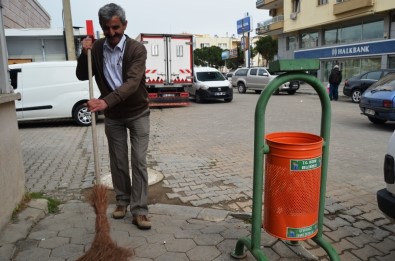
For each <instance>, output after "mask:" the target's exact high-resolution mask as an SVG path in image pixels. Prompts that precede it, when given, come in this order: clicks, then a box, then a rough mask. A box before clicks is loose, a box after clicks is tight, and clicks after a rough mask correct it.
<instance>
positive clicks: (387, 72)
mask: <svg viewBox="0 0 395 261" xmlns="http://www.w3.org/2000/svg"><path fill="white" fill-rule="evenodd" d="M393 72H395V71H384V72H383V77H384V76H386V75H387V74H389V73H393Z"/></svg>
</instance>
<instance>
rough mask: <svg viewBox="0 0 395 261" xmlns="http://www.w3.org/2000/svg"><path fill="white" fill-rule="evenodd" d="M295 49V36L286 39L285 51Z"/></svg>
mask: <svg viewBox="0 0 395 261" xmlns="http://www.w3.org/2000/svg"><path fill="white" fill-rule="evenodd" d="M296 49H297V39H296V37H295V36H288V37H287V51H292V50H296Z"/></svg>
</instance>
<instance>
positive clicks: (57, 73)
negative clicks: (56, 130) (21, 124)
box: [9, 61, 100, 126]
mask: <svg viewBox="0 0 395 261" xmlns="http://www.w3.org/2000/svg"><path fill="white" fill-rule="evenodd" d="M76 67H77V61H60V62H33V63H23V64H12V65H9V68H10V78H11V85H12V86H13V88H14V92H19V93H20V94H21V100H19V101H16V102H15V106H16V111H17V118H18V121H27V120H44V119H58V118H72V119H74V121H75V122H76V123H77V124H78V125H81V126H88V125H90V124H91V122H92V118H91V114H90V112H88V109H87V107H86V105H85V103H86V101H87V100H88V99H89V81H80V80H78V79H77V77H76V73H75V70H76ZM93 87H94V97H99V95H100V92H99V89H98V88H97V85H96V83H95V81H93Z"/></svg>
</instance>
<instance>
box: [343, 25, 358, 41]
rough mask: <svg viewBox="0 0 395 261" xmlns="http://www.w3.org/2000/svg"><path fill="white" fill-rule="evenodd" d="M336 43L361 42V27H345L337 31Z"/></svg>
mask: <svg viewBox="0 0 395 261" xmlns="http://www.w3.org/2000/svg"><path fill="white" fill-rule="evenodd" d="M338 31H339V33H338V36H340V37H338V39H337V40H338V41H337V43H355V42H359V41H361V38H362V25H354V26H347V27H344V28H341V29H338Z"/></svg>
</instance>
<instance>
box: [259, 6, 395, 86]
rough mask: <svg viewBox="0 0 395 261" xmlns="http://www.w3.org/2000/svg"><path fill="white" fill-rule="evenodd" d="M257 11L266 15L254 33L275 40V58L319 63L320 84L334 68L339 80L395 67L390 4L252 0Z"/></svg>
mask: <svg viewBox="0 0 395 261" xmlns="http://www.w3.org/2000/svg"><path fill="white" fill-rule="evenodd" d="M256 7H257V8H258V9H265V10H269V15H270V16H271V19H269V20H266V21H263V22H260V23H258V25H257V29H256V33H257V34H258V35H263V34H265V35H272V36H273V37H274V38H277V39H278V59H299V58H315V59H319V60H320V70H319V71H318V72H317V76H318V78H319V79H320V80H322V81H325V82H326V81H328V77H329V73H330V70H331V69H332V67H333V66H334V65H336V64H338V65H339V66H340V68H341V70H342V73H343V79H347V78H350V77H351V76H353V75H356V74H359V73H362V72H364V71H368V70H375V69H380V68H382V69H385V68H395V1H389V0H309V1H303V0H289V1H284V0H257V1H256Z"/></svg>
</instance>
